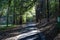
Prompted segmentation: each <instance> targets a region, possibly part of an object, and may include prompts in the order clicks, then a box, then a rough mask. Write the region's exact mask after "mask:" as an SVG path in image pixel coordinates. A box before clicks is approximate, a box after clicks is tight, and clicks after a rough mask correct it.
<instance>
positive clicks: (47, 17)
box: [47, 0, 50, 22]
mask: <svg viewBox="0 0 60 40" xmlns="http://www.w3.org/2000/svg"><path fill="white" fill-rule="evenodd" d="M49 16H50V15H49V0H47V21H48V22H49Z"/></svg>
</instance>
